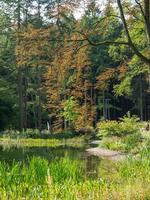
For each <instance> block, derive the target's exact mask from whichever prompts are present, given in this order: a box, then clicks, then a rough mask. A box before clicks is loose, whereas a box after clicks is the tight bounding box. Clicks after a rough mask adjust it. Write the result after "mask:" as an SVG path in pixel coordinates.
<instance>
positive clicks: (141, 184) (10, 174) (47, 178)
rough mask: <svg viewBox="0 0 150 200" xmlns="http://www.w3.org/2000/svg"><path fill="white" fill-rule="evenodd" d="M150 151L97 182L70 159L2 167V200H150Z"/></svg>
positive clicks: (100, 173) (103, 174) (100, 175)
mask: <svg viewBox="0 0 150 200" xmlns="http://www.w3.org/2000/svg"><path fill="white" fill-rule="evenodd" d="M149 153H150V148H149V149H148V148H147V149H145V150H143V152H141V154H140V157H139V159H138V160H133V159H131V158H129V159H128V160H126V161H124V162H123V163H117V164H114V166H113V167H112V168H111V169H110V171H108V170H104V169H102V168H101V167H100V166H99V168H98V174H97V178H96V179H92V178H89V177H87V176H86V174H85V166H84V165H83V162H82V161H73V160H69V159H68V158H63V159H60V160H59V161H57V162H56V161H54V162H53V163H51V164H49V163H48V162H47V161H46V160H44V159H41V158H32V159H31V160H30V161H28V164H27V165H25V164H22V163H15V162H14V163H13V164H12V165H11V166H9V165H7V164H6V163H2V162H1V163H0V194H1V199H3V200H7V199H12V200H16V199H18V200H19V199H32V200H34V199H36V200H38V199H42V200H46V199H51V200H54V199H61V200H104V199H112V200H120V199H121V200H125V199H126V200H127V199H138V200H139V199H150V160H149Z"/></svg>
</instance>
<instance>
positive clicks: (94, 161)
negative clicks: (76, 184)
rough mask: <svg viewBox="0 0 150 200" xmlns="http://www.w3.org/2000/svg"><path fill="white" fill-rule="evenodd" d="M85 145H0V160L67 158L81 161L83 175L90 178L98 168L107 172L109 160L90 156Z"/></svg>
mask: <svg viewBox="0 0 150 200" xmlns="http://www.w3.org/2000/svg"><path fill="white" fill-rule="evenodd" d="M85 149H86V148H85V147H82V148H75V147H70V146H69V147H68V146H59V147H18V146H10V147H9V148H6V147H4V146H3V145H0V161H1V162H5V163H8V164H10V165H11V163H12V162H14V161H15V162H23V163H27V162H28V160H29V159H31V158H32V157H41V158H44V159H47V160H48V161H49V162H50V163H51V162H54V161H57V160H58V161H59V160H60V159H62V158H67V159H69V160H70V161H75V160H77V161H82V164H84V169H85V175H86V176H87V177H91V178H97V176H98V175H99V174H100V173H99V169H101V172H102V171H105V173H107V172H108V173H109V171H110V163H109V161H105V160H102V159H100V158H98V157H95V156H91V155H89V154H88V153H87V152H86V151H85Z"/></svg>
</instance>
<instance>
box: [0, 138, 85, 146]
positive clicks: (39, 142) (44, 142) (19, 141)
mask: <svg viewBox="0 0 150 200" xmlns="http://www.w3.org/2000/svg"><path fill="white" fill-rule="evenodd" d="M85 144H86V140H85V137H84V136H82V137H73V138H68V139H55V138H52V139H33V138H16V139H12V138H9V137H6V138H0V145H2V146H4V147H11V146H16V147H44V146H46V147H58V146H65V145H67V146H72V147H82V146H84V145H85Z"/></svg>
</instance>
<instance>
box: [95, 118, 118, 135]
mask: <svg viewBox="0 0 150 200" xmlns="http://www.w3.org/2000/svg"><path fill="white" fill-rule="evenodd" d="M120 131H121V130H120V126H119V122H117V121H102V122H100V123H99V124H98V135H99V136H100V135H102V136H113V135H115V136H117V135H120Z"/></svg>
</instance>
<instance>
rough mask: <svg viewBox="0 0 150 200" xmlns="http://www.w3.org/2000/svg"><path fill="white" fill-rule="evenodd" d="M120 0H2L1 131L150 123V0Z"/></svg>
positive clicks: (0, 15)
mask: <svg viewBox="0 0 150 200" xmlns="http://www.w3.org/2000/svg"><path fill="white" fill-rule="evenodd" d="M119 2H120V1H118V5H120V7H119V8H120V10H121V11H122V10H123V12H121V11H120V12H121V13H122V14H120V13H119V10H118V7H117V5H115V2H113V1H106V2H105V5H102V3H101V1H100V2H96V1H88V0H87V1H86V2H82V1H77V0H76V1H71V0H70V1H67V0H60V1H48V0H43V1H40V0H37V1H28V0H18V1H15V0H1V9H0V18H1V20H0V47H1V48H0V70H1V71H0V91H1V92H0V105H1V106H0V128H1V130H5V129H17V130H21V131H22V130H23V129H25V130H26V129H27V128H32V129H39V130H42V129H47V123H48V124H49V126H50V129H51V130H52V131H53V132H56V131H57V132H59V131H62V130H64V129H67V128H68V127H69V121H72V122H73V123H74V126H75V129H77V130H79V129H80V128H83V127H86V126H88V127H89V126H95V125H96V123H97V122H98V121H99V120H101V119H111V120H112V119H115V120H118V119H119V118H120V117H122V116H123V115H125V114H126V113H127V112H128V111H130V112H131V113H132V114H134V115H137V116H139V117H140V119H141V120H142V121H148V120H149V119H150V86H149V84H150V83H149V82H150V75H149V64H150V59H149V45H150V42H149V41H150V24H149V7H148V6H149V5H148V4H149V1H145V4H146V2H147V6H146V7H145V10H144V8H142V7H141V6H140V5H141V4H140V2H139V1H135V2H134V3H132V2H130V1H123V3H122V4H121V3H120V4H119ZM79 8H80V10H79ZM143 12H144V13H143ZM71 107H75V109H74V108H72V111H69V109H71ZM65 110H66V111H65ZM71 112H73V113H71ZM68 115H70V116H68ZM72 117H73V118H77V119H76V120H75V119H72Z"/></svg>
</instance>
